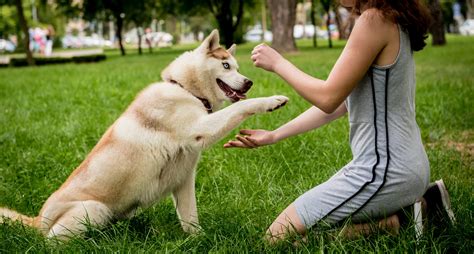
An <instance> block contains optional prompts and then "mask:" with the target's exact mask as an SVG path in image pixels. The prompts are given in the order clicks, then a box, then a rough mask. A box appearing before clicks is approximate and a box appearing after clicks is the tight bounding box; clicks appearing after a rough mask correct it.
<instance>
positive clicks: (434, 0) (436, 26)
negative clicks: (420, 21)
mask: <svg viewBox="0 0 474 254" xmlns="http://www.w3.org/2000/svg"><path fill="white" fill-rule="evenodd" d="M429 9H430V13H431V16H432V17H433V23H432V24H431V27H430V34H431V36H432V37H433V41H432V45H433V46H436V45H445V44H446V37H445V32H444V21H443V12H442V11H441V5H440V4H439V0H430V1H429Z"/></svg>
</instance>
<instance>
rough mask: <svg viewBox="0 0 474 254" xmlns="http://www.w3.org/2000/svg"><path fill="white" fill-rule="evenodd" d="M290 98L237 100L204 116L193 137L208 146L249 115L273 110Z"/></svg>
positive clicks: (203, 145) (199, 143)
mask: <svg viewBox="0 0 474 254" xmlns="http://www.w3.org/2000/svg"><path fill="white" fill-rule="evenodd" d="M287 101H288V98H287V97H285V96H281V95H276V96H271V97H263V98H254V99H248V100H243V101H239V102H236V103H234V104H232V105H230V106H228V107H226V108H224V109H222V110H219V111H217V112H215V113H212V114H209V115H205V116H202V117H201V118H200V119H199V120H198V123H197V124H195V125H194V126H193V129H192V132H191V133H192V138H193V139H194V141H195V142H197V144H198V145H199V146H201V147H203V148H207V147H209V146H211V145H212V144H214V143H215V142H217V141H219V140H220V139H222V138H224V137H225V136H226V135H227V134H229V132H230V131H232V130H233V129H234V128H236V127H237V126H238V125H239V124H240V123H241V122H242V121H244V120H245V119H246V118H247V117H249V116H251V115H253V114H258V113H265V112H269V111H273V110H275V109H277V108H279V107H281V106H283V105H285V104H286V102H287Z"/></svg>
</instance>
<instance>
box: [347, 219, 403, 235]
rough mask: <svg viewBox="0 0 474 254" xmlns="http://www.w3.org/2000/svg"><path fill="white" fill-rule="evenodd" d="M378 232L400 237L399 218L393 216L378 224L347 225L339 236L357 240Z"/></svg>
mask: <svg viewBox="0 0 474 254" xmlns="http://www.w3.org/2000/svg"><path fill="white" fill-rule="evenodd" d="M378 230H383V231H385V232H387V233H389V234H391V235H398V233H399V230H400V222H399V220H398V216H397V215H396V214H393V215H392V216H389V217H387V218H384V219H382V220H380V221H379V222H378V223H362V224H349V225H346V226H344V228H343V229H342V230H341V232H340V233H339V236H342V237H344V238H347V239H355V238H359V237H362V236H368V235H370V234H372V233H374V232H376V231H378Z"/></svg>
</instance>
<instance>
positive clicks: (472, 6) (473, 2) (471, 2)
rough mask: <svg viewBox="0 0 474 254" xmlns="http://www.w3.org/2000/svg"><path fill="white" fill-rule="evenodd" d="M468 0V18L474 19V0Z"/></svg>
mask: <svg viewBox="0 0 474 254" xmlns="http://www.w3.org/2000/svg"><path fill="white" fill-rule="evenodd" d="M466 2H467V15H466V18H468V19H474V0H466Z"/></svg>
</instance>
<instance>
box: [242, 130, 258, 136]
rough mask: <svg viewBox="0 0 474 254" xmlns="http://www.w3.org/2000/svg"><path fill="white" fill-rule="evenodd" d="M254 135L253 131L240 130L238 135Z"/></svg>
mask: <svg viewBox="0 0 474 254" xmlns="http://www.w3.org/2000/svg"><path fill="white" fill-rule="evenodd" d="M254 133H255V130H247V129H243V130H240V134H242V135H252V134H254Z"/></svg>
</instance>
